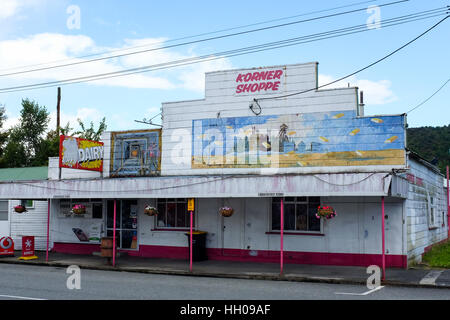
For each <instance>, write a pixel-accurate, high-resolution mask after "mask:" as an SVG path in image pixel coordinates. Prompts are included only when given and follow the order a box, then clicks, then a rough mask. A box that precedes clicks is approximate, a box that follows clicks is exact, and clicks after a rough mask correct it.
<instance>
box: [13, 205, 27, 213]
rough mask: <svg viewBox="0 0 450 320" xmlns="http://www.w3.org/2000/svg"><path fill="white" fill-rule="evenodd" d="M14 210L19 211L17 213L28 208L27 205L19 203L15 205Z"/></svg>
mask: <svg viewBox="0 0 450 320" xmlns="http://www.w3.org/2000/svg"><path fill="white" fill-rule="evenodd" d="M14 211H15V212H17V213H22V212H26V211H27V208H25V206H23V205H21V204H19V205H17V206H15V207H14Z"/></svg>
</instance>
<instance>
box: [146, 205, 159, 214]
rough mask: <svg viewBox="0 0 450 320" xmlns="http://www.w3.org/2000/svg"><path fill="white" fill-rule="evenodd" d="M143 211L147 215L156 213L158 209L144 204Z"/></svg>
mask: <svg viewBox="0 0 450 320" xmlns="http://www.w3.org/2000/svg"><path fill="white" fill-rule="evenodd" d="M144 213H145V214H146V215H148V216H150V217H151V216H154V215H157V214H158V210H157V209H156V208H155V207H152V206H149V205H146V206H145V209H144Z"/></svg>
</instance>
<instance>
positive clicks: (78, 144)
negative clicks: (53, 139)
mask: <svg viewBox="0 0 450 320" xmlns="http://www.w3.org/2000/svg"><path fill="white" fill-rule="evenodd" d="M103 155H104V145H103V142H99V141H92V140H86V139H81V138H76V137H69V136H60V138H59V167H60V168H71V169H81V170H91V171H100V172H101V171H103Z"/></svg>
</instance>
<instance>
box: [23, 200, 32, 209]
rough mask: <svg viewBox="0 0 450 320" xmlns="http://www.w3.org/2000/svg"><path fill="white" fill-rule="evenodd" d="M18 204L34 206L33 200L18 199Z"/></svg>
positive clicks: (28, 206) (26, 206)
mask: <svg viewBox="0 0 450 320" xmlns="http://www.w3.org/2000/svg"><path fill="white" fill-rule="evenodd" d="M20 204H21V205H23V206H24V207H25V208H34V200H20Z"/></svg>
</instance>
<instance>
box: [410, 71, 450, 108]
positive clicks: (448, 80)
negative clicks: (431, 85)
mask: <svg viewBox="0 0 450 320" xmlns="http://www.w3.org/2000/svg"><path fill="white" fill-rule="evenodd" d="M449 82H450V78H449V79H447V81H445V82H444V84H443V85H441V86H440V87H439V89H437V90H436V91H435V92H434V93H433V94H432V95H431V96H429V97H428V98H426V99H425V100H424V101H422V102H421V103H419V104H418V105H417V106H415V107H414V108H412V109H410V110H409V111H408V112H406V114H409V113H410V112H412V111H414V110H416V109H418V108H419V107H421V106H422V105H424V104H425V103H426V102H428V101H429V100H430V99H431V98H433V97H434V96H435V95H436V94H437V93H438V92H439V91H441V90H442V89H443V88H444V87H445V86H446V85H447V83H449Z"/></svg>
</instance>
